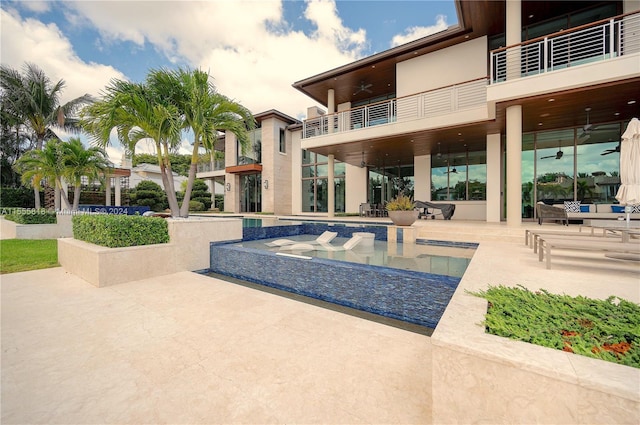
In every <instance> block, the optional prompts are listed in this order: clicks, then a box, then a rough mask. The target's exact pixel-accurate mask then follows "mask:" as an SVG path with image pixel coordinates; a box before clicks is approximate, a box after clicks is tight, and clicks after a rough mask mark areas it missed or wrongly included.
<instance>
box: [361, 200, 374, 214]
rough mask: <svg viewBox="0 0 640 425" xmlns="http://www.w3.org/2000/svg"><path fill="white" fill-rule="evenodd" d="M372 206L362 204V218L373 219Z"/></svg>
mask: <svg viewBox="0 0 640 425" xmlns="http://www.w3.org/2000/svg"><path fill="white" fill-rule="evenodd" d="M371 214H372V211H371V204H368V203H366V202H365V203H362V204H360V217H371Z"/></svg>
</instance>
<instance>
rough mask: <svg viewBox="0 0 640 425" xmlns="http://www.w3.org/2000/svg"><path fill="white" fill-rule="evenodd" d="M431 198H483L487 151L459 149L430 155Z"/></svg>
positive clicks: (484, 197)
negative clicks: (464, 150)
mask: <svg viewBox="0 0 640 425" xmlns="http://www.w3.org/2000/svg"><path fill="white" fill-rule="evenodd" d="M431 199H432V200H434V201H445V200H446V201H479V200H486V199H487V153H486V152H485V151H478V152H460V153H456V154H447V155H440V156H437V155H434V156H432V157H431Z"/></svg>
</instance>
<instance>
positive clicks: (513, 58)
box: [490, 12, 640, 84]
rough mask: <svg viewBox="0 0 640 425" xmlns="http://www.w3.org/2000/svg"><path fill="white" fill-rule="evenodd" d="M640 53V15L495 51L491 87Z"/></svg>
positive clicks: (635, 13) (593, 24) (596, 23)
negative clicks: (531, 76)
mask: <svg viewBox="0 0 640 425" xmlns="http://www.w3.org/2000/svg"><path fill="white" fill-rule="evenodd" d="M638 52H640V12H633V13H630V14H627V15H621V16H618V17H615V18H612V19H609V20H606V21H598V22H594V23H592V24H587V25H582V26H580V27H576V28H572V29H570V30H567V31H561V32H558V33H555V34H551V35H548V36H545V37H540V38H536V39H533V40H529V41H527V42H524V43H520V44H517V45H514V46H510V47H504V48H501V49H497V50H494V51H492V52H491V75H490V84H496V83H501V82H504V81H509V80H513V79H518V78H522V77H527V76H530V75H538V74H544V73H548V72H552V71H556V70H560V69H565V68H569V67H575V66H578V65H582V64H585V63H592V62H596V61H605V60H609V59H613V58H616V57H620V56H624V55H629V54H631V53H638Z"/></svg>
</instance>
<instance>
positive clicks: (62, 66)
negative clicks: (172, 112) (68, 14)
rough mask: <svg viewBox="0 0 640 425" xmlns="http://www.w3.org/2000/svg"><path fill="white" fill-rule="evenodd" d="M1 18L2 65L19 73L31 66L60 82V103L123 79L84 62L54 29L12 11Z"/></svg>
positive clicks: (92, 93) (55, 28)
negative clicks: (29, 64)
mask: <svg viewBox="0 0 640 425" xmlns="http://www.w3.org/2000/svg"><path fill="white" fill-rule="evenodd" d="M0 14H1V15H0V18H1V22H2V25H1V26H2V29H1V31H2V32H1V37H2V64H3V65H6V66H10V67H12V68H14V69H18V70H22V67H23V65H24V63H25V62H32V63H34V64H36V65H37V66H38V67H39V68H40V69H42V70H43V71H44V73H45V74H46V75H47V76H48V77H49V78H50V79H51V81H52V82H54V83H55V82H57V81H58V80H60V79H63V80H64V81H65V89H64V90H63V91H62V93H61V96H60V101H61V102H62V103H65V102H67V101H69V100H71V99H74V98H76V97H78V96H82V95H84V94H85V93H89V94H91V95H98V93H99V92H100V91H101V90H102V89H103V88H104V87H105V85H106V84H107V83H108V82H109V80H110V79H111V78H124V75H123V74H122V73H120V72H119V71H117V70H116V69H114V68H113V67H111V66H107V65H101V64H96V63H86V62H83V61H82V60H81V59H80V58H79V57H78V56H77V55H76V53H75V52H74V50H73V46H72V45H71V43H69V40H68V39H67V38H66V37H65V36H64V35H63V34H62V32H61V31H60V29H59V28H58V27H57V26H56V25H54V24H49V25H45V24H43V23H42V22H40V21H38V20H35V19H25V20H22V19H21V18H20V17H19V16H18V15H17V13H15V12H14V11H7V10H5V9H2V10H0Z"/></svg>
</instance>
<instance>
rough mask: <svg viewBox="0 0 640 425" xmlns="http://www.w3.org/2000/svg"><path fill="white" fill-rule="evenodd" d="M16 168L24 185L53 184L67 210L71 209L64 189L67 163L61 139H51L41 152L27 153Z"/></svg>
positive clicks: (35, 150)
mask: <svg viewBox="0 0 640 425" xmlns="http://www.w3.org/2000/svg"><path fill="white" fill-rule="evenodd" d="M15 168H16V171H18V172H19V173H20V174H21V175H22V183H23V184H27V185H29V184H31V185H33V186H34V187H37V186H40V182H41V181H43V180H47V181H49V182H53V183H54V188H55V189H56V190H58V191H59V193H60V196H61V197H62V199H63V201H64V203H65V205H66V208H67V209H71V205H70V204H69V198H68V197H67V194H66V192H65V191H64V189H63V187H62V178H63V176H64V175H65V163H64V147H63V143H62V142H61V141H60V140H59V139H50V140H49V141H47V143H46V144H45V145H44V147H43V148H42V149H41V150H37V149H34V150H30V151H28V152H26V153H25V154H24V155H22V156H21V157H20V158H19V159H18V160H17V161H16V163H15Z"/></svg>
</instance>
